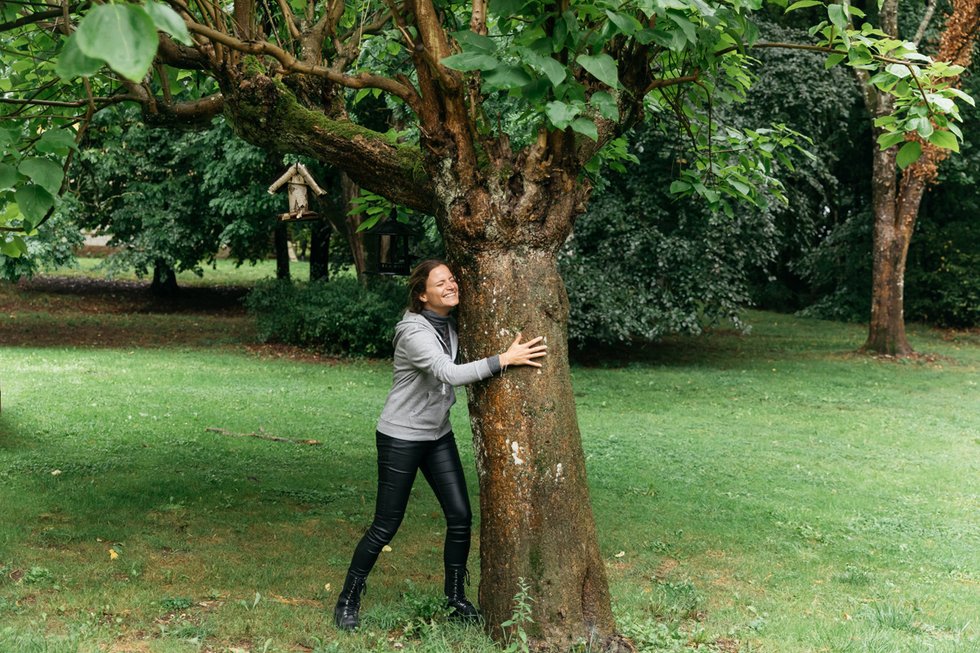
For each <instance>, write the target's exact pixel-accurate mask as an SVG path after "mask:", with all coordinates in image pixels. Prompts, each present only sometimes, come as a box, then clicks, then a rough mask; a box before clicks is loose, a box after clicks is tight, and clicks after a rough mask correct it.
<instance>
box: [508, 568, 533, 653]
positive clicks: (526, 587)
mask: <svg viewBox="0 0 980 653" xmlns="http://www.w3.org/2000/svg"><path fill="white" fill-rule="evenodd" d="M517 584H518V587H519V589H518V590H517V594H515V595H514V612H513V613H512V614H511V616H510V619H508V620H507V621H505V622H504V623H502V624H500V627H501V628H502V629H503V632H504V653H528V650H529V648H528V637H527V631H526V630H525V628H524V627H525V626H526V625H527V624H531V623H534V619H533V618H532V616H531V612H532V610H531V604H532V603H534V599H533V598H532V597H531V594H530V590H531V585H530V583H528V582H527V581H526V580H525V579H524V578H518V579H517Z"/></svg>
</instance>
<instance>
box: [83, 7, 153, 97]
mask: <svg viewBox="0 0 980 653" xmlns="http://www.w3.org/2000/svg"><path fill="white" fill-rule="evenodd" d="M76 35H77V37H78V47H79V49H80V50H81V51H82V52H83V53H84V54H86V55H87V56H89V57H92V58H95V59H104V60H105V62H106V63H108V64H109V67H110V68H112V69H113V70H115V71H116V72H118V73H119V74H121V75H123V76H125V77H127V78H129V79H131V80H133V81H136V82H138V81H140V80H141V79H142V78H143V76H144V75H145V74H146V72H147V71H148V70H149V69H150V65H151V64H152V63H153V57H154V55H155V54H156V51H157V45H158V44H159V42H160V40H159V37H158V36H157V28H156V25H155V24H154V23H153V19H152V18H150V16H149V14H147V13H146V11H145V10H144V9H143V8H142V7H140V6H138V5H131V4H117V5H99V6H97V7H95V8H94V9H92V11H91V12H90V13H89V14H88V15H86V16H85V18H83V19H82V22H81V24H80V25H79V26H78V31H77V32H76Z"/></svg>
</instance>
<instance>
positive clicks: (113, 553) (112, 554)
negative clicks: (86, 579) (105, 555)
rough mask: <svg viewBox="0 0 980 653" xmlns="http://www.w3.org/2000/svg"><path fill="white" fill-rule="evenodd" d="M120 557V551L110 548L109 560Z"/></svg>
mask: <svg viewBox="0 0 980 653" xmlns="http://www.w3.org/2000/svg"><path fill="white" fill-rule="evenodd" d="M118 557H119V553H117V552H116V550H115V549H109V560H115V559H116V558H118Z"/></svg>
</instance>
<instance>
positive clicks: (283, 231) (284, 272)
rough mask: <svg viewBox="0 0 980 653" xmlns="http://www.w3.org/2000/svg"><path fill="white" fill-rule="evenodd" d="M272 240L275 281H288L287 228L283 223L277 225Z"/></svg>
mask: <svg viewBox="0 0 980 653" xmlns="http://www.w3.org/2000/svg"><path fill="white" fill-rule="evenodd" d="M273 240H274V245H275V250H276V279H289V227H288V226H286V225H285V224H283V223H279V224H277V225H276V228H275V231H274V232H273Z"/></svg>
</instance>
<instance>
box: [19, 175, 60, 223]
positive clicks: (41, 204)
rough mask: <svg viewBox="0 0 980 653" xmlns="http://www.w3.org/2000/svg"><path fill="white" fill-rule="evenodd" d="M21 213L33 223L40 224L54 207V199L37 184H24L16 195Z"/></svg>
mask: <svg viewBox="0 0 980 653" xmlns="http://www.w3.org/2000/svg"><path fill="white" fill-rule="evenodd" d="M14 199H15V200H16V201H17V206H18V207H20V212H21V213H23V214H24V217H25V218H27V219H28V220H30V221H31V222H35V223H36V222H39V221H40V220H41V219H42V218H44V214H45V213H47V212H48V210H49V209H50V208H51V207H52V206H54V197H52V196H51V193H49V192H48V191H46V190H44V189H43V188H41V187H40V186H38V185H37V184H24V185H23V186H21V187H20V188H18V189H17V192H16V193H14Z"/></svg>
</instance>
